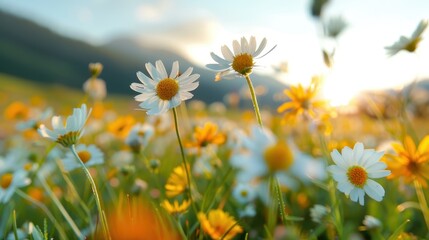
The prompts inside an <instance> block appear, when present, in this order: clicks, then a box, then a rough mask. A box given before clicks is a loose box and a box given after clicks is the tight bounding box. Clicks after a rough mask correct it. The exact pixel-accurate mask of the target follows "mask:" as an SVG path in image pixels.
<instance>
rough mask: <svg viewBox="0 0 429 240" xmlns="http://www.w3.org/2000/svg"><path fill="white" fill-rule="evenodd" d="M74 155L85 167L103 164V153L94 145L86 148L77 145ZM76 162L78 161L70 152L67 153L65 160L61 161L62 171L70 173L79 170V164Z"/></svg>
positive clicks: (82, 145)
mask: <svg viewBox="0 0 429 240" xmlns="http://www.w3.org/2000/svg"><path fill="white" fill-rule="evenodd" d="M76 153H77V155H78V156H79V158H80V160H81V161H82V162H83V163H84V164H85V166H86V167H91V166H95V165H100V164H103V163H104V155H103V152H102V151H101V150H100V149H98V148H97V147H96V146H95V145H89V146H86V145H84V144H79V145H77V146H76ZM78 161H79V160H78V159H76V157H75V156H74V155H73V153H72V152H70V151H69V152H67V153H66V156H65V158H64V159H63V165H64V169H65V170H66V171H72V170H74V169H76V168H80V167H81V164H80V163H79V162H78Z"/></svg>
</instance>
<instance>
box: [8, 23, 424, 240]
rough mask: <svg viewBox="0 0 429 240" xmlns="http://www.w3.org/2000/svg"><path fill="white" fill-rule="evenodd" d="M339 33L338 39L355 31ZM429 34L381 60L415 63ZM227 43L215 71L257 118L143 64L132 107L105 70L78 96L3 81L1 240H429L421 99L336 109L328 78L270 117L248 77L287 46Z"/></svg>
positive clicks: (176, 74)
mask: <svg viewBox="0 0 429 240" xmlns="http://www.w3.org/2000/svg"><path fill="white" fill-rule="evenodd" d="M329 24H331V25H330V28H328V27H326V28H325V32H324V34H325V35H326V37H330V38H336V37H337V36H338V35H339V33H340V32H341V31H342V29H343V28H344V27H345V26H346V25H345V23H344V22H342V20H341V19H334V20H332V22H331V23H329ZM329 24H328V26H329ZM427 25H428V21H427V20H422V21H421V22H420V23H419V24H418V26H417V28H416V30H415V31H414V32H413V34H412V35H411V36H410V37H401V38H400V39H399V40H398V41H397V42H395V43H394V44H393V45H389V46H388V47H386V49H385V50H386V51H387V54H388V55H389V56H390V57H392V58H393V57H395V55H396V54H398V53H399V52H401V53H407V54H413V53H414V52H415V51H416V50H417V47H418V44H419V43H420V41H422V39H423V38H422V37H421V36H422V34H423V32H424V31H425V30H426V28H427ZM225 42H226V44H225V45H223V46H220V48H219V49H208V50H207V54H210V55H211V57H212V59H213V62H211V63H207V65H206V67H207V68H208V69H210V70H212V73H213V80H212V81H217V83H216V84H225V85H228V84H229V82H230V81H241V82H242V84H243V86H245V87H246V88H245V89H246V92H248V93H249V96H250V100H251V102H252V108H247V109H245V108H239V107H237V104H236V102H234V101H233V100H230V101H225V102H223V103H220V102H216V103H210V104H209V103H205V102H203V101H200V100H195V99H193V98H194V97H195V96H194V94H193V91H194V90H196V89H197V88H198V87H199V86H201V85H203V84H205V83H204V82H203V81H202V80H200V75H199V73H198V72H197V71H195V70H194V68H193V67H192V66H186V65H182V63H181V62H179V61H174V62H173V63H172V64H171V65H167V64H165V63H163V61H161V60H158V61H155V62H147V63H142V68H141V69H135V73H136V77H135V82H133V83H124V84H127V85H129V88H130V93H132V94H133V95H131V94H130V95H129V96H123V95H111V94H109V92H107V91H106V84H107V85H108V84H109V83H108V81H104V80H103V79H102V78H103V71H104V70H105V69H103V63H98V62H97V63H88V64H89V72H88V77H89V79H88V80H86V81H84V80H82V86H83V87H82V90H80V89H78V90H77V89H68V88H65V87H61V86H52V85H39V84H36V83H34V82H31V81H28V80H24V79H19V78H16V77H13V76H10V75H7V74H1V75H0V80H1V82H2V84H1V86H0V106H1V109H2V114H3V118H2V119H1V121H0V122H1V129H0V130H1V131H0V239H35V240H39V239H389V240H393V239H427V238H429V234H428V232H429V231H428V230H429V205H428V202H427V198H428V197H429V194H428V191H427V189H428V180H429V125H428V120H427V117H425V116H424V115H423V114H417V113H421V112H418V111H417V110H416V109H418V107H422V105H417V103H416V102H413V101H411V100H410V98H411V97H410V94H406V93H409V92H411V91H412V89H411V90H409V89H407V91H405V89H400V90H399V93H398V94H397V95H394V96H393V97H392V96H390V97H392V99H387V98H386V99H385V101H384V102H380V101H377V100H376V99H375V98H374V97H366V98H365V97H363V98H362V99H361V102H360V103H359V104H358V103H354V104H353V105H349V106H342V107H334V106H331V105H330V103H329V101H328V100H326V99H324V97H323V96H321V94H320V90H321V88H322V86H323V84H324V76H323V74H320V75H317V76H314V77H313V78H312V80H311V83H310V84H308V85H304V84H296V85H291V86H286V85H285V88H284V92H283V97H284V99H285V100H284V101H283V102H282V103H280V104H279V105H273V106H270V107H263V108H262V107H260V105H259V104H258V94H257V93H256V91H255V88H254V86H253V82H252V76H253V74H254V72H256V71H258V66H259V65H258V61H259V59H261V58H265V56H267V57H268V56H270V55H273V54H276V46H278V45H279V44H281V43H273V42H270V41H268V40H267V39H266V38H263V37H260V36H257V37H254V36H250V37H247V36H245V37H242V38H241V39H235V40H234V39H231V40H225ZM231 43H232V44H231ZM276 44H277V45H276ZM386 45H388V44H386ZM322 53H323V55H322V56H323V57H324V61H325V64H326V67H327V68H328V69H329V68H334V67H335V63H334V62H333V59H334V53H335V50H333V51H332V52H329V51H327V50H325V49H322ZM228 78H229V79H230V80H227V79H228ZM338 91H341V89H338ZM425 104H427V103H425ZM423 107H424V104H423Z"/></svg>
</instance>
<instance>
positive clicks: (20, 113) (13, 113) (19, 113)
mask: <svg viewBox="0 0 429 240" xmlns="http://www.w3.org/2000/svg"><path fill="white" fill-rule="evenodd" d="M4 116H5V118H6V119H7V120H27V119H28V117H29V116H30V108H29V107H28V106H26V105H25V104H23V103H22V102H13V103H11V104H9V106H8V107H7V108H6V110H5V111H4Z"/></svg>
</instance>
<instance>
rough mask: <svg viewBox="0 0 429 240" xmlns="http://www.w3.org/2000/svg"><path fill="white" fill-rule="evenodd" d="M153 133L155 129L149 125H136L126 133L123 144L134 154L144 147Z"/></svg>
mask: <svg viewBox="0 0 429 240" xmlns="http://www.w3.org/2000/svg"><path fill="white" fill-rule="evenodd" d="M154 133H155V129H154V127H153V126H152V125H150V124H140V123H138V124H136V125H134V127H133V128H132V129H131V130H130V132H129V133H128V136H127V138H126V139H125V143H126V144H127V145H128V146H130V147H131V149H132V150H133V151H135V152H140V150H141V148H142V147H146V146H147V145H148V143H149V139H150V138H151V137H152V136H153V134H154Z"/></svg>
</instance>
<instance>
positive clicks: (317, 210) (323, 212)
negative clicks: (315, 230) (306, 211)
mask: <svg viewBox="0 0 429 240" xmlns="http://www.w3.org/2000/svg"><path fill="white" fill-rule="evenodd" d="M330 212H331V210H330V209H329V208H328V207H325V206H323V205H320V204H315V205H314V206H313V207H312V208H311V209H310V217H311V220H312V221H313V222H315V223H322V222H323V221H324V220H325V218H326V217H327V216H328V214H329V213H330Z"/></svg>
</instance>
